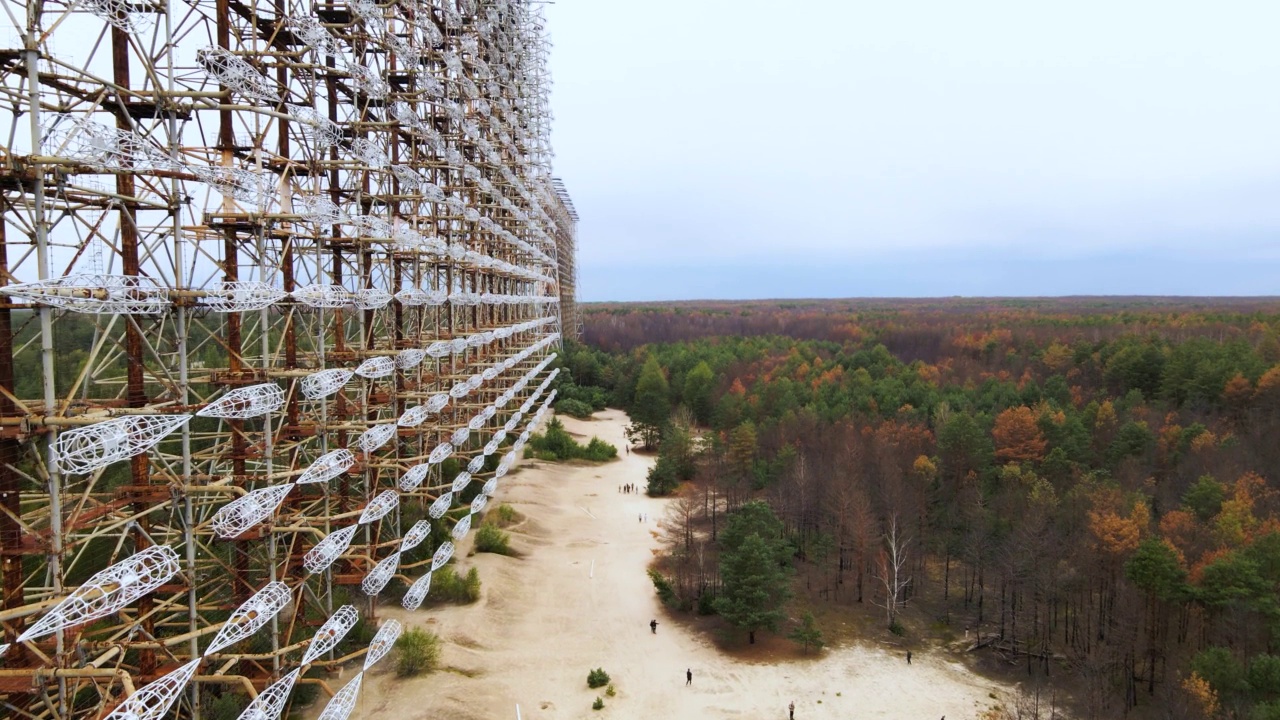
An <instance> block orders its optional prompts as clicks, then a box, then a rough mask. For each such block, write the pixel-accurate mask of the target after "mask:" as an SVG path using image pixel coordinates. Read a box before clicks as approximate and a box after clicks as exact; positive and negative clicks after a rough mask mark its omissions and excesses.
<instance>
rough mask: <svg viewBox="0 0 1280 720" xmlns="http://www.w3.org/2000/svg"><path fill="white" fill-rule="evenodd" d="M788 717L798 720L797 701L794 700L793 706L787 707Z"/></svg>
mask: <svg viewBox="0 0 1280 720" xmlns="http://www.w3.org/2000/svg"><path fill="white" fill-rule="evenodd" d="M787 717H789V718H790V719H791V720H796V701H795V700H792V701H791V704H790V705H788V706H787Z"/></svg>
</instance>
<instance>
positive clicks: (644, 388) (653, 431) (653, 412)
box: [627, 355, 671, 449]
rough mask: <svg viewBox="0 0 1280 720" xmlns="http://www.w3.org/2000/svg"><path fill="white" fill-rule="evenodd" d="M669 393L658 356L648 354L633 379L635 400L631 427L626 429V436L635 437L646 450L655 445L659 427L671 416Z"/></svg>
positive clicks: (660, 428)
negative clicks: (637, 374)
mask: <svg viewBox="0 0 1280 720" xmlns="http://www.w3.org/2000/svg"><path fill="white" fill-rule="evenodd" d="M669 394H670V389H669V388H668V387H667V376H666V375H664V374H663V372H662V366H660V365H658V358H657V357H656V356H654V355H650V356H649V358H648V359H647V360H645V362H644V367H642V368H640V377H639V378H638V379H637V380H636V394H635V400H634V401H633V402H632V403H631V427H629V428H627V433H628V436H630V437H635V438H638V439H639V440H640V441H641V442H643V443H644V446H645V448H646V449H652V448H653V447H654V446H655V445H657V444H658V438H659V437H661V435H662V426H663V425H665V424H666V422H667V417H668V416H669V415H671V398H670V397H669Z"/></svg>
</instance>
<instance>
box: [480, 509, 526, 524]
mask: <svg viewBox="0 0 1280 720" xmlns="http://www.w3.org/2000/svg"><path fill="white" fill-rule="evenodd" d="M485 519H486V520H488V521H489V522H491V523H493V524H494V525H497V526H498V527H506V526H508V525H514V524H515V523H516V521H517V520H519V519H520V513H517V512H516V509H515V508H513V507H511V506H510V505H508V504H506V503H502V504H501V505H499V506H498V507H496V508H494V509H493V510H491V511H490V512H489V514H488V515H487V516H486V517H485Z"/></svg>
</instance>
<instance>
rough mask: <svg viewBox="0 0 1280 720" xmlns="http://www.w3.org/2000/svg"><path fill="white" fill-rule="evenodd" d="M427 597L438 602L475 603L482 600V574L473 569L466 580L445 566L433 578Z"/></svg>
mask: <svg viewBox="0 0 1280 720" xmlns="http://www.w3.org/2000/svg"><path fill="white" fill-rule="evenodd" d="M427 597H429V598H432V599H433V600H436V601H438V602H455V603H462V604H465V603H473V602H475V601H476V600H479V599H480V573H479V572H478V571H477V570H476V569H475V568H471V570H470V572H468V573H467V576H466V577H465V578H464V577H461V576H459V575H458V573H457V572H456V571H455V570H454V569H453V568H452V567H451V566H449V565H445V566H444V567H442V568H440V569H439V570H437V571H436V572H435V576H434V577H432V578H431V592H430V593H428V594H427Z"/></svg>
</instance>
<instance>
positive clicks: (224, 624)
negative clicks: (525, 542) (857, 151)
mask: <svg viewBox="0 0 1280 720" xmlns="http://www.w3.org/2000/svg"><path fill="white" fill-rule="evenodd" d="M0 3H3V5H4V7H5V11H6V14H5V15H4V16H3V17H4V19H3V21H0V22H7V23H8V33H7V34H6V33H4V32H0V96H2V97H3V99H4V101H5V102H4V106H5V108H6V109H7V112H5V113H3V114H0V123H2V124H3V126H4V127H3V128H0V129H3V131H4V132H3V137H2V138H0V217H2V222H0V629H2V630H3V635H4V637H3V638H0V645H7V650H5V651H3V655H2V656H0V664H2V665H0V704H3V706H4V707H5V708H6V710H5V712H6V714H12V715H13V716H14V717H25V718H34V719H42V718H51V719H52V718H97V717H104V716H108V715H110V716H112V717H134V718H146V719H147V720H158V719H159V718H160V717H164V716H175V715H176V716H180V717H198V716H199V705H200V702H199V701H200V697H201V693H202V692H204V690H205V689H206V688H208V689H210V690H213V691H217V690H218V689H219V688H218V686H226V687H228V688H233V689H236V690H237V691H238V690H240V689H249V688H252V690H253V693H252V694H254V695H256V698H257V699H256V700H254V702H253V703H252V704H250V705H248V707H246V709H245V711H244V715H243V716H242V717H247V718H257V719H259V720H269V719H270V718H275V717H279V716H281V714H282V713H285V712H287V711H288V706H289V700H290V696H291V693H292V691H293V689H294V688H295V687H296V686H297V685H298V684H302V683H308V682H311V683H320V684H322V685H324V681H323V680H322V679H317V678H315V677H308V676H307V673H306V671H307V670H308V669H310V668H312V667H324V666H326V665H331V664H333V663H336V662H338V661H339V658H338V657H337V647H338V643H339V642H340V641H341V640H342V637H343V636H344V635H346V634H347V632H348V631H349V630H350V629H351V628H352V627H354V625H355V624H356V622H357V619H359V618H360V617H363V618H364V619H365V620H366V621H369V622H373V621H374V620H375V614H376V613H375V611H376V607H377V604H376V603H377V600H378V598H379V596H381V597H384V598H387V599H388V600H393V601H399V602H401V604H403V605H404V606H405V607H412V608H416V607H417V606H418V605H419V604H420V603H421V602H422V600H423V597H424V596H425V595H426V593H427V591H428V589H429V586H430V578H431V574H432V573H433V572H434V571H436V570H438V569H439V568H440V567H442V566H443V565H444V564H445V563H446V562H448V561H449V559H450V558H451V557H452V555H453V548H454V545H453V542H454V541H456V540H458V539H460V538H462V537H463V536H465V535H466V533H467V531H468V529H469V528H470V527H471V523H472V518H473V515H474V514H476V513H478V512H480V511H481V510H482V509H483V508H484V507H485V505H486V503H487V502H488V499H489V498H490V497H491V496H492V495H493V494H494V492H495V491H496V489H497V485H498V482H499V480H500V478H501V477H502V476H503V475H505V474H506V472H507V471H508V470H509V469H510V467H511V464H512V462H513V461H514V459H515V458H516V457H517V456H518V454H519V452H520V450H521V448H522V447H523V445H524V443H525V441H527V439H528V437H529V433H530V432H531V430H532V428H533V427H534V426H535V425H536V424H537V422H538V421H539V420H541V418H542V417H543V415H544V413H545V412H546V409H547V408H548V407H549V405H550V403H551V402H552V401H553V400H554V397H555V392H554V391H552V390H550V389H549V384H550V382H551V381H552V379H553V378H554V377H555V372H554V371H549V369H548V366H549V362H550V360H551V358H552V357H553V356H554V351H555V349H556V346H557V344H558V343H559V339H560V334H561V332H562V331H564V332H568V333H571V334H576V329H577V325H578V321H577V311H576V304H575V303H574V288H575V272H576V271H575V266H574V252H575V251H574V233H575V228H576V222H577V215H576V213H575V212H574V211H573V206H572V202H571V201H570V200H569V199H568V196H567V195H566V194H565V193H564V189H563V186H562V185H560V184H559V182H558V181H556V180H553V179H552V176H551V158H552V153H551V148H550V144H549V140H548V138H549V131H550V112H549V109H548V103H547V100H548V93H549V90H550V78H549V76H548V74H547V70H546V57H547V53H548V51H549V42H548V40H547V36H546V33H545V28H544V25H545V23H544V20H543V18H542V16H541V11H540V5H539V3H536V2H534V1H533V0H391V1H389V2H374V1H373V0H344V1H338V2H327V1H324V0H321V1H319V2H312V0H305V1H304V0H187V1H186V2H181V3H177V2H172V0H147V1H146V2H138V1H137V0H80V1H79V2H68V1H67V0H31V1H28V0H0ZM428 517H429V518H430V519H431V520H430V521H428V520H427V518H428ZM349 603H350V604H349ZM357 608H358V609H357ZM398 632H399V625H398V624H397V625H392V624H390V623H384V624H383V628H382V631H380V632H379V633H378V635H377V636H376V637H375V638H374V642H373V644H372V646H371V649H369V650H368V654H367V655H366V658H367V662H366V669H367V668H368V666H369V665H371V664H372V663H373V662H376V661H377V659H378V658H380V657H382V656H383V655H385V654H386V652H387V651H388V650H389V648H390V644H391V643H392V642H394V637H395V635H396V634H398ZM202 646H203V647H204V648H205V649H204V650H203V651H202V650H201V649H200V648H201V647H202ZM362 652H363V651H362ZM359 678H360V676H357V677H356V679H355V680H354V681H352V683H350V684H348V685H347V686H346V687H344V688H342V689H341V690H336V689H334V688H329V687H328V686H327V685H324V689H325V690H326V693H327V694H328V695H329V696H330V699H328V700H326V701H325V702H327V703H328V704H327V709H326V710H325V711H324V712H325V714H326V716H332V717H346V716H347V714H349V713H350V710H351V707H353V703H354V699H355V697H356V694H357V693H358V691H359V687H360V684H359Z"/></svg>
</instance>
